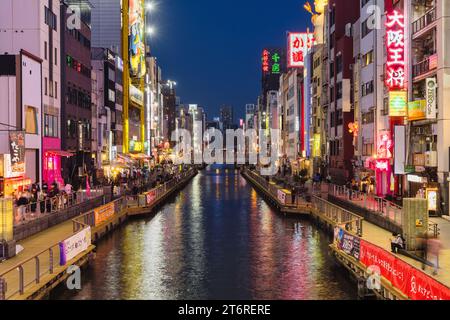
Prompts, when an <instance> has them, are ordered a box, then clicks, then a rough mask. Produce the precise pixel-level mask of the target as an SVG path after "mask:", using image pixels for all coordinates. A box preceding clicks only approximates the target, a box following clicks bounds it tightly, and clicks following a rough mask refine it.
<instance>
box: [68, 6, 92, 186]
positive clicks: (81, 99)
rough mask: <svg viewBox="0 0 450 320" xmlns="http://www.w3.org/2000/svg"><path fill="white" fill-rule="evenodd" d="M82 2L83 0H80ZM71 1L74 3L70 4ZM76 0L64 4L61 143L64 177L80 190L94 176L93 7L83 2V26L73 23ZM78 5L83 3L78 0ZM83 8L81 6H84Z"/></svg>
mask: <svg viewBox="0 0 450 320" xmlns="http://www.w3.org/2000/svg"><path fill="white" fill-rule="evenodd" d="M78 3H79V1H78ZM69 5H70V7H69ZM73 5H74V4H73V1H66V2H62V4H61V13H60V16H61V17H63V18H62V19H61V24H60V30H61V57H60V61H61V62H62V63H63V65H62V67H61V96H62V97H63V99H61V130H62V132H64V133H65V134H63V135H61V146H62V150H64V152H68V154H67V155H73V156H68V157H63V158H62V173H63V178H64V180H65V181H66V182H67V183H70V184H72V185H73V186H74V188H75V189H76V190H77V189H78V188H79V186H80V185H81V183H82V181H85V178H84V179H83V178H82V177H86V175H87V176H93V172H94V171H93V170H94V161H93V158H92V142H91V141H92V99H91V93H92V78H91V69H92V67H91V29H90V14H89V13H90V7H89V5H85V6H83V8H82V9H83V12H84V14H83V15H81V19H80V25H79V28H77V27H76V26H71V24H70V22H71V19H72V12H71V11H70V8H73V7H72V6H73ZM77 6H79V5H78V4H77ZM80 11H81V9H80Z"/></svg>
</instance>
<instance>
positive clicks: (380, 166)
mask: <svg viewBox="0 0 450 320" xmlns="http://www.w3.org/2000/svg"><path fill="white" fill-rule="evenodd" d="M375 168H376V169H377V170H380V171H387V170H388V168H389V161H388V160H377V161H376V162H375Z"/></svg>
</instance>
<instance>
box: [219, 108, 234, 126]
mask: <svg viewBox="0 0 450 320" xmlns="http://www.w3.org/2000/svg"><path fill="white" fill-rule="evenodd" d="M220 122H221V123H222V130H223V131H225V130H227V129H231V128H232V126H233V124H234V110H233V107H232V106H222V107H221V108H220Z"/></svg>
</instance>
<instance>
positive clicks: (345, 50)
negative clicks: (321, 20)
mask: <svg viewBox="0 0 450 320" xmlns="http://www.w3.org/2000/svg"><path fill="white" fill-rule="evenodd" d="M359 15H360V2H359V0H346V1H339V0H330V1H329V4H328V15H327V23H326V26H327V29H326V32H325V34H327V35H328V37H329V39H328V41H327V49H326V50H328V67H329V73H328V79H327V83H328V85H329V97H330V101H329V108H328V115H327V118H328V122H329V126H328V133H327V135H328V139H329V161H328V168H329V174H330V175H331V177H332V179H333V181H334V182H336V183H345V182H347V181H348V180H349V179H351V178H352V177H353V165H352V160H353V155H354V147H353V136H352V135H351V134H349V133H348V130H347V128H348V125H349V124H350V123H353V122H354V114H353V110H352V107H351V100H350V99H351V96H350V89H351V86H352V80H353V79H352V70H351V67H350V66H351V65H353V37H352V34H351V29H352V25H353V24H354V23H355V22H356V21H357V20H358V18H359Z"/></svg>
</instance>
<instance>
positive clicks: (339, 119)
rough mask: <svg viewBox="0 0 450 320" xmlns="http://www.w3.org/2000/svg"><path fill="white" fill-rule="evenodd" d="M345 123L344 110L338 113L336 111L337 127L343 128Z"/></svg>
mask: <svg viewBox="0 0 450 320" xmlns="http://www.w3.org/2000/svg"><path fill="white" fill-rule="evenodd" d="M343 123H344V118H343V116H342V110H338V111H336V125H337V126H342V124H343Z"/></svg>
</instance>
